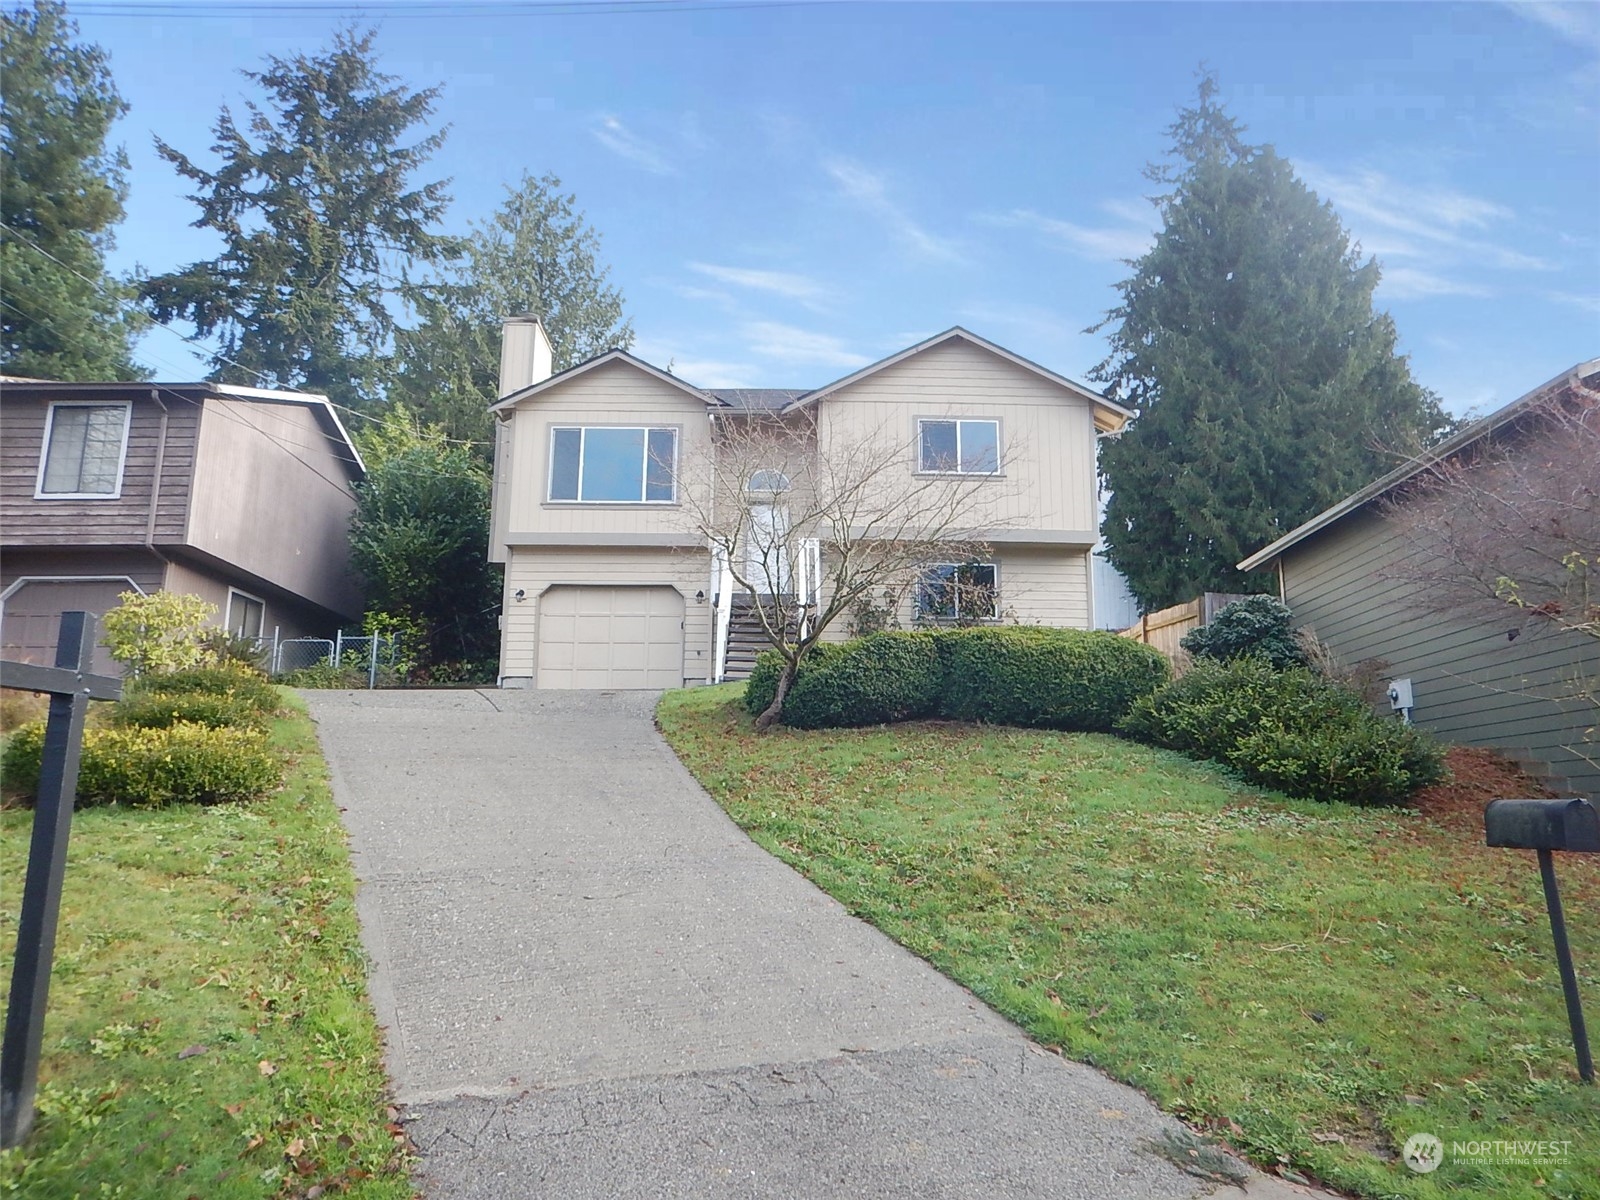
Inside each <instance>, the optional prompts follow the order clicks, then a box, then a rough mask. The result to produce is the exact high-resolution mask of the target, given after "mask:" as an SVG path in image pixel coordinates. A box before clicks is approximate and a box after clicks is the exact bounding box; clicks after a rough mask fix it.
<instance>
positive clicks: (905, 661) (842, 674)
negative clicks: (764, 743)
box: [774, 632, 943, 729]
mask: <svg viewBox="0 0 1600 1200" xmlns="http://www.w3.org/2000/svg"><path fill="white" fill-rule="evenodd" d="M938 637H939V635H938V634H936V633H887V632H886V633H874V634H871V635H869V636H868V637H864V638H859V639H857V640H855V641H852V642H846V643H845V644H844V645H842V646H839V647H837V648H833V649H830V651H829V652H828V653H826V654H824V655H823V657H822V658H821V659H819V660H818V661H816V662H808V663H807V664H806V667H805V669H804V670H803V671H802V672H801V674H800V676H799V678H797V679H796V680H795V682H794V686H793V687H792V688H791V689H790V690H789V695H788V698H787V699H786V700H785V702H784V706H783V718H782V719H783V723H784V724H785V725H790V726H793V727H794V728H796V729H842V728H852V727H855V726H860V725H884V724H887V723H889V722H892V721H911V720H915V719H917V718H918V717H930V716H932V715H933V714H934V713H935V712H936V711H937V709H938V707H939V690H940V686H941V684H942V682H943V675H942V670H941V664H940V659H939V647H938V645H937V644H936V642H937V639H938ZM774 686H776V681H774Z"/></svg>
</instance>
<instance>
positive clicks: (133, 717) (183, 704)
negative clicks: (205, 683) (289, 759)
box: [111, 692, 269, 730]
mask: <svg viewBox="0 0 1600 1200" xmlns="http://www.w3.org/2000/svg"><path fill="white" fill-rule="evenodd" d="M268 720H269V715H268V714H267V713H264V712H262V711H261V709H260V708H259V707H258V706H257V705H256V704H253V703H251V702H250V701H249V700H248V699H246V698H244V697H241V696H237V695H231V694H228V695H217V694H214V693H209V692H172V693H170V694H169V693H145V692H134V693H133V694H132V695H130V696H129V697H128V698H127V699H126V700H122V701H119V702H118V703H117V704H115V705H113V706H112V709H111V724H112V725H114V726H116V727H117V728H119V729H167V728H170V727H171V726H173V725H176V724H178V723H179V722H180V721H187V722H189V723H190V724H193V725H206V726H209V727H210V728H212V729H262V730H264V729H266V727H267V722H268Z"/></svg>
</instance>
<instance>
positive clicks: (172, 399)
mask: <svg viewBox="0 0 1600 1200" xmlns="http://www.w3.org/2000/svg"><path fill="white" fill-rule="evenodd" d="M84 398H85V399H94V400H98V399H99V397H98V396H90V395H86V396H85V397H84ZM60 399H61V400H68V399H76V397H68V396H61V397H60ZM121 399H122V398H121V397H119V398H118V402H120V400H121ZM111 402H112V401H106V403H111ZM162 402H163V403H164V404H166V406H167V423H166V443H165V451H164V452H159V453H158V451H159V448H160V446H161V444H162V442H161V436H162V429H161V418H162V412H161V406H160V405H159V404H157V403H156V402H155V401H154V400H152V399H151V398H150V397H149V395H148V394H144V395H140V396H135V397H132V398H131V403H132V407H133V412H132V415H131V417H130V419H129V426H128V448H127V454H126V457H125V458H124V460H123V465H122V494H121V495H120V496H118V497H117V498H116V499H115V500H53V499H35V498H34V491H35V489H36V488H37V485H38V480H39V461H40V457H41V456H42V455H43V453H44V430H45V421H46V416H47V414H48V412H49V409H50V401H49V400H46V399H36V398H34V397H19V396H17V395H15V394H14V393H8V394H5V395H4V396H3V403H0V409H3V414H0V537H3V538H4V540H5V544H6V545H7V546H48V545H62V544H68V545H102V546H112V545H123V546H126V545H137V544H139V543H141V542H143V541H144V540H145V538H146V535H147V532H149V531H150V504H151V499H152V496H153V495H154V496H155V499H156V521H155V527H154V531H153V534H154V539H155V541H156V542H158V543H172V542H176V541H181V540H182V538H183V530H184V522H185V519H186V517H187V515H188V506H189V480H190V476H191V474H192V473H193V469H194V456H195V438H196V432H197V430H198V428H199V406H198V405H196V404H195V403H193V402H192V401H190V400H186V399H184V398H182V397H180V396H176V395H174V394H170V393H164V394H163V395H162ZM158 458H159V459H160V461H161V488H160V492H159V494H158V495H157V494H156V489H155V488H154V482H155V470H156V461H157V459H158Z"/></svg>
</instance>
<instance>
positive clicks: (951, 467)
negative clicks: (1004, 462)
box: [917, 421, 1000, 475]
mask: <svg viewBox="0 0 1600 1200" xmlns="http://www.w3.org/2000/svg"><path fill="white" fill-rule="evenodd" d="M917 443H918V445H919V447H920V453H919V459H918V463H919V468H920V469H921V470H923V471H930V472H938V473H940V474H954V475H993V474H995V472H997V471H999V470H1000V422H999V421H918V422H917Z"/></svg>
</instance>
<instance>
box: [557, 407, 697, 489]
mask: <svg viewBox="0 0 1600 1200" xmlns="http://www.w3.org/2000/svg"><path fill="white" fill-rule="evenodd" d="M677 474H678V431H677V430H676V429H673V428H670V427H669V428H647V427H632V426H617V425H585V426H582V427H577V428H557V429H552V430H551V431H550V499H551V500H555V501H563V500H565V501H578V502H589V503H610V504H671V503H672V502H673V501H675V500H676V499H677V498H678V492H677V482H676V481H677Z"/></svg>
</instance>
